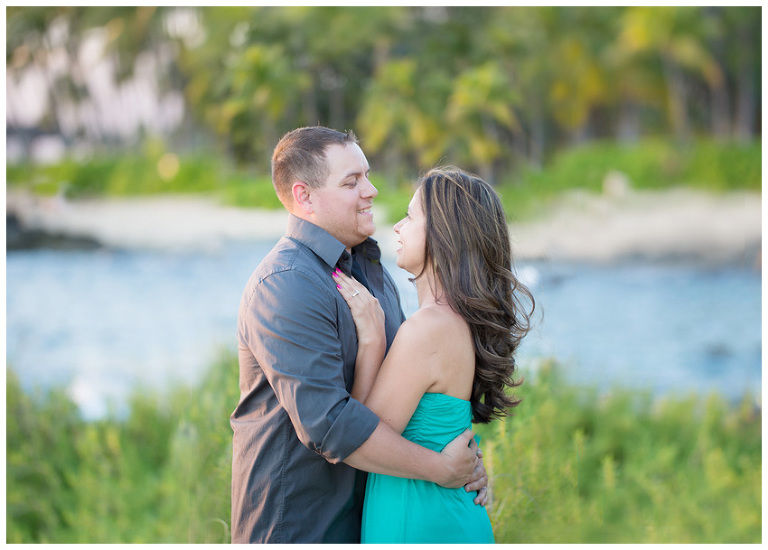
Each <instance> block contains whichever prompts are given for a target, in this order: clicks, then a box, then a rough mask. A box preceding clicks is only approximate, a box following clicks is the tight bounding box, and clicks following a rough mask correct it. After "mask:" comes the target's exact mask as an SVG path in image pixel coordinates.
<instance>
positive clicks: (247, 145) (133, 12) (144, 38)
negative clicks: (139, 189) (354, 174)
mask: <svg viewBox="0 0 768 550" xmlns="http://www.w3.org/2000/svg"><path fill="white" fill-rule="evenodd" d="M7 31H8V32H7V36H6V51H7V54H6V64H7V67H8V71H9V75H11V77H17V76H19V77H20V75H22V74H23V73H24V71H29V70H37V71H40V73H41V74H45V75H46V78H47V80H46V86H45V87H46V93H47V95H48V102H47V107H48V108H47V110H46V114H45V116H44V117H43V119H42V120H41V121H40V122H39V124H41V125H43V126H46V127H47V128H49V129H50V130H51V131H56V132H61V133H64V134H66V133H69V134H74V135H68V136H67V137H68V138H69V139H70V140H72V139H75V138H77V137H78V136H79V137H82V136H84V135H88V134H89V132H88V130H89V128H90V126H89V124H90V125H91V126H93V124H94V123H93V122H92V121H91V122H89V121H88V117H87V116H86V114H87V112H86V111H84V110H83V109H81V110H79V111H76V112H77V113H80V114H79V115H75V116H74V117H75V119H76V121H75V122H73V121H72V118H73V115H71V114H67V113H68V112H69V111H71V110H72V105H75V106H78V105H79V106H80V107H82V106H84V105H87V104H88V103H89V102H92V101H93V97H92V96H93V94H94V91H93V89H92V86H91V85H90V83H89V80H88V75H87V74H86V73H84V68H83V67H82V66H81V65H82V59H83V55H84V54H83V52H84V51H86V49H87V48H88V47H89V45H90V46H92V45H93V41H94V40H97V41H100V42H99V43H100V44H102V45H103V55H104V56H105V57H107V58H108V59H109V60H110V63H111V67H112V72H113V78H114V80H115V81H116V82H118V83H119V82H124V81H126V79H128V78H129V77H130V76H131V75H133V74H135V73H136V72H137V71H138V70H139V68H140V67H141V66H142V63H144V65H143V66H146V63H147V59H152V60H154V61H153V63H154V65H153V66H154V67H155V68H156V73H157V87H158V90H160V91H162V90H177V91H179V92H182V93H183V95H184V98H185V112H186V119H185V122H184V124H182V126H181V128H178V129H177V134H188V133H190V132H202V131H206V132H209V133H211V134H212V135H214V136H216V141H217V142H218V143H219V144H220V145H221V147H222V148H223V149H224V150H226V151H227V152H228V153H229V154H230V156H231V158H233V159H234V160H236V161H237V162H238V163H241V164H248V165H251V166H260V167H262V168H263V167H265V166H266V163H267V161H268V158H269V153H270V151H271V149H272V147H273V146H274V143H275V142H276V141H277V139H279V137H280V136H281V135H282V134H283V133H284V132H286V131H288V130H290V129H292V128H295V127H298V126H302V125H312V124H322V125H327V126H331V127H336V128H340V129H354V130H356V131H357V133H358V134H359V135H360V136H361V137H362V138H363V140H364V141H363V145H364V149H365V150H366V152H367V153H368V155H369V156H371V157H372V158H373V160H378V161H381V165H382V166H384V167H385V170H386V171H387V172H388V173H389V176H390V179H391V180H393V181H396V180H397V179H398V178H399V177H400V176H401V175H402V174H404V173H408V174H412V173H413V172H414V171H420V170H423V169H424V168H427V167H429V166H431V165H433V164H435V163H436V162H440V161H449V162H451V163H453V164H459V165H461V166H463V167H466V168H468V169H473V170H475V171H478V172H480V173H481V174H482V175H483V176H485V177H487V178H489V179H491V180H494V179H498V177H499V176H500V175H503V174H507V173H509V171H510V170H511V169H513V168H514V167H515V166H518V165H519V164H529V165H533V166H538V165H541V163H542V162H543V160H544V159H545V158H546V157H548V156H549V155H551V154H552V153H554V152H556V151H557V150H559V149H561V148H563V147H564V146H569V145H571V144H573V143H575V142H583V141H586V140H590V139H594V138H615V139H618V140H620V141H635V140H637V139H639V138H640V137H644V136H661V135H668V134H671V135H674V136H675V137H676V138H677V139H679V140H681V141H685V140H689V139H691V138H694V137H696V136H701V135H714V136H715V137H716V138H718V139H721V140H732V139H738V140H747V139H753V138H754V137H755V136H756V135H758V132H759V125H758V118H759V112H760V109H761V105H760V98H761V89H760V85H761V78H760V75H761V72H760V71H761V59H760V37H761V27H760V8H759V7H715V6H670V7H650V6H626V7H553V6H549V7H525V6H524V7H476V8H470V7H439V6H429V7H424V6H394V7H382V6H379V7H340V6H336V7H325V6H324V7H321V6H311V7H301V6H295V7H184V8H174V7H158V8H152V7H55V8H51V7H9V8H8V10H7ZM94 37H97V38H94ZM68 110H69V111H68ZM88 112H90V111H88ZM78 116H79V118H78ZM102 116H110V115H109V113H102ZM13 126H14V125H13V123H11V125H10V127H11V131H13V129H14V128H13ZM91 134H92V132H91ZM102 137H104V138H105V139H106V138H108V137H109V135H108V131H106V130H105V131H103V132H102ZM170 137H171V138H174V136H170ZM178 138H179V137H178V135H176V136H175V139H178Z"/></svg>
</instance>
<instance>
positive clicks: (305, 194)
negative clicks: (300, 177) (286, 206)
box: [291, 181, 315, 214]
mask: <svg viewBox="0 0 768 550" xmlns="http://www.w3.org/2000/svg"><path fill="white" fill-rule="evenodd" d="M311 191H312V189H311V188H310V187H309V185H307V184H306V183H304V182H303V181H295V182H293V187H291V194H292V195H293V204H295V205H296V207H297V208H298V209H299V210H301V211H302V212H303V213H305V214H313V213H314V211H315V209H314V207H313V205H312V193H311Z"/></svg>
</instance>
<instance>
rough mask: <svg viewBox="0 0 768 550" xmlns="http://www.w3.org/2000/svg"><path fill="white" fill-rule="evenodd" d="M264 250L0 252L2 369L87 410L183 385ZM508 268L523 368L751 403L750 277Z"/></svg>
mask: <svg viewBox="0 0 768 550" xmlns="http://www.w3.org/2000/svg"><path fill="white" fill-rule="evenodd" d="M272 245H273V242H230V243H228V244H226V245H225V246H223V247H222V248H221V249H220V250H218V251H217V252H215V253H213V252H208V253H200V252H196V253H183V252H153V251H138V250H130V251H118V250H101V251H87V252H85V251H83V252H79V251H78V252H72V251H53V250H38V251H24V252H12V253H8V254H7V255H6V327H7V328H6V358H7V364H8V367H9V368H11V369H13V370H14V371H15V372H17V373H18V375H19V377H20V379H21V382H22V385H23V387H24V388H26V389H28V390H32V389H33V388H35V387H41V388H47V387H51V386H64V387H66V388H67V391H68V393H69V395H71V396H72V398H73V399H74V400H75V401H76V402H77V403H78V405H79V406H80V408H81V410H82V412H83V414H84V415H85V416H86V417H88V418H98V417H100V416H103V415H104V414H105V413H107V412H108V411H110V410H114V411H117V412H119V411H120V410H121V407H123V406H124V402H125V398H126V396H127V395H128V394H129V393H130V392H131V391H134V390H135V389H137V388H151V389H153V390H160V391H162V390H164V389H167V388H169V387H170V385H172V384H176V383H180V382H183V383H190V384H194V383H196V382H198V381H199V380H200V379H201V378H202V376H203V375H204V374H205V372H206V370H207V369H208V368H211V366H212V364H213V362H214V359H215V358H216V357H217V356H218V355H219V354H220V352H221V350H222V349H230V350H234V349H235V323H236V317H237V308H238V304H239V301H240V293H241V291H242V288H243V286H244V284H245V282H246V280H247V279H248V276H249V275H250V273H251V271H252V270H253V268H254V267H255V266H256V264H257V263H258V262H259V260H260V259H261V258H262V257H263V256H264V255H265V254H266V253H267V251H268V250H269V249H270V248H271V247H272ZM384 263H385V265H387V267H388V269H389V270H390V272H392V274H393V276H394V277H395V279H396V281H397V283H398V286H399V287H400V291H401V295H402V298H403V308H404V310H405V312H406V315H407V314H410V313H411V312H413V311H414V310H415V309H416V307H417V302H416V295H415V291H414V289H413V287H412V284H411V283H410V282H409V281H408V277H409V275H408V274H407V273H405V272H404V271H402V270H400V269H398V268H397V267H396V266H395V265H394V259H393V258H384ZM517 270H518V272H519V274H520V276H521V278H523V279H524V280H525V281H526V282H527V283H528V284H529V286H530V287H531V289H532V290H533V292H534V296H535V298H536V300H537V313H536V315H535V317H534V319H535V323H534V328H533V330H532V331H531V333H530V334H529V336H528V337H527V339H526V341H525V343H524V345H523V346H522V348H521V354H520V365H521V367H522V369H523V371H526V370H528V371H532V372H533V371H535V366H536V364H538V362H539V361H541V360H543V359H547V358H555V359H556V360H557V361H558V362H559V363H561V364H562V366H563V369H564V371H565V374H566V376H567V378H568V379H570V380H573V381H575V382H579V383H584V384H587V385H596V386H598V387H600V388H601V389H604V390H605V389H609V388H611V387H614V386H621V387H626V388H631V389H643V390H648V391H651V392H653V393H654V394H655V395H666V394H685V395H687V394H690V393H693V392H695V393H697V394H701V395H703V394H706V393H709V392H718V393H720V394H722V395H724V396H725V397H726V398H728V399H729V400H734V401H735V400H738V399H740V398H741V397H742V396H743V395H744V394H745V392H749V393H750V394H751V395H752V396H753V397H754V398H755V399H757V400H759V399H760V395H761V384H762V382H761V380H762V373H761V364H762V339H761V338H762V334H761V276H760V273H759V272H758V271H755V270H750V269H745V268H736V267H720V268H705V267H701V266H695V265H686V264H623V265H617V266H593V265H581V264H562V263H550V262H521V263H519V264H518V265H517ZM201 391H204V389H202V390H201ZM234 405H235V404H234V403H233V407H234Z"/></svg>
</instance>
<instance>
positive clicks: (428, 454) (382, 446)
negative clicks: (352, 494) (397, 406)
mask: <svg viewBox="0 0 768 550" xmlns="http://www.w3.org/2000/svg"><path fill="white" fill-rule="evenodd" d="M478 460H479V459H478V457H477V443H475V440H474V439H472V432H471V431H470V430H466V431H465V432H464V433H463V434H461V435H460V436H459V437H457V438H456V439H454V440H453V441H452V442H451V443H449V444H448V445H447V446H446V447H445V448H444V449H443V452H441V453H437V452H435V451H431V450H429V449H427V448H426V447H422V446H421V445H417V444H416V443H412V442H411V441H408V440H407V439H405V438H404V437H402V436H401V435H399V434H398V433H396V432H395V430H393V429H392V428H390V427H389V426H388V425H387V424H386V423H385V422H379V424H378V426H376V429H375V430H374V431H373V433H372V434H371V436H370V437H369V438H368V439H367V440H366V442H365V443H363V444H362V445H361V446H360V447H358V448H357V450H356V451H355V452H353V453H352V454H350V455H349V456H348V457H347V458H346V459H345V460H344V462H345V463H346V464H348V465H350V466H352V467H353V468H357V469H358V470H365V471H367V472H375V473H378V474H387V475H391V476H396V477H404V478H409V479H424V480H427V481H432V482H434V483H437V484H438V485H442V486H443V487H454V488H456V487H462V486H464V485H465V484H466V483H468V482H469V481H470V479H471V478H472V475H473V473H474V471H475V467H476V465H477V462H478Z"/></svg>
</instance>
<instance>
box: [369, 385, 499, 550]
mask: <svg viewBox="0 0 768 550" xmlns="http://www.w3.org/2000/svg"><path fill="white" fill-rule="evenodd" d="M471 424H472V407H471V405H470V403H469V401H464V400H463V399H459V398H457V397H452V396H450V395H445V394H442V393H426V394H424V395H423V396H422V398H421V400H420V401H419V405H418V406H417V407H416V410H415V411H414V413H413V416H412V417H411V420H410V422H408V426H406V428H405V431H404V432H403V437H405V438H406V439H408V440H410V441H413V442H414V443H418V444H419V445H422V446H424V447H428V448H429V449H432V450H433V451H438V452H439V451H441V450H442V449H443V447H445V446H446V445H447V444H448V443H450V442H451V441H452V440H453V439H454V438H455V437H456V436H458V435H459V434H461V433H462V432H463V431H464V430H466V429H467V428H468V427H470V426H471ZM475 496H476V493H474V492H472V493H468V492H466V491H465V490H464V488H463V487H462V488H459V489H446V488H445V487H441V486H439V485H436V484H435V483H431V482H429V481H422V480H417V479H405V478H401V477H392V476H387V475H381V474H369V475H368V484H367V485H366V488H365V503H364V505H363V528H362V542H364V543H397V542H408V543H440V542H448V543H451V542H453V543H459V542H465V543H492V542H494V540H493V530H492V529H491V521H490V519H489V518H488V512H486V510H485V508H483V507H482V506H478V505H477V504H475V503H474V502H473V499H474V498H475Z"/></svg>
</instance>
